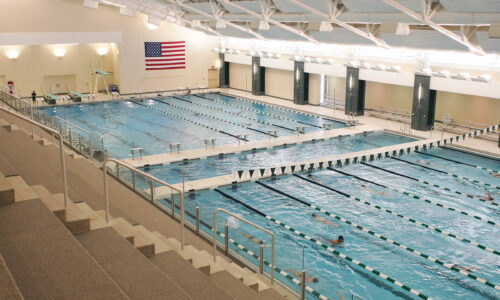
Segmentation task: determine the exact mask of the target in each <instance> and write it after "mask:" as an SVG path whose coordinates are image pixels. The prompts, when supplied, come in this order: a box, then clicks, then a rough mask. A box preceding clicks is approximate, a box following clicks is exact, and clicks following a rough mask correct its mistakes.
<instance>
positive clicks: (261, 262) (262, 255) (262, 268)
mask: <svg viewBox="0 0 500 300" xmlns="http://www.w3.org/2000/svg"><path fill="white" fill-rule="evenodd" d="M259 260H260V265H259V272H260V274H264V245H260V258H259Z"/></svg>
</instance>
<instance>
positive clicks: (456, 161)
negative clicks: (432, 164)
mask: <svg viewBox="0 0 500 300" xmlns="http://www.w3.org/2000/svg"><path fill="white" fill-rule="evenodd" d="M415 152H416V153H419V154H423V155H427V156H432V157H436V158H439V159H443V160H447V161H451V162H454V163H457V164H460V165H466V166H469V167H474V168H477V169H480V170H484V171H488V172H492V173H496V174H498V173H500V171H497V170H493V169H489V168H486V167H482V166H477V165H473V164H469V163H466V162H463V161H458V160H454V159H450V158H446V157H442V156H439V155H435V154H430V153H427V152H422V151H415Z"/></svg>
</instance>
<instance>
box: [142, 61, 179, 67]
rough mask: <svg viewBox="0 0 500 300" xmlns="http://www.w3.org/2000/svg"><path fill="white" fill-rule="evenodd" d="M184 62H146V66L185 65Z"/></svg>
mask: <svg viewBox="0 0 500 300" xmlns="http://www.w3.org/2000/svg"><path fill="white" fill-rule="evenodd" d="M185 64H186V63H184V62H176V63H163V64H146V67H154V66H174V65H185Z"/></svg>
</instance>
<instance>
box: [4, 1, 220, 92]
mask: <svg viewBox="0 0 500 300" xmlns="http://www.w3.org/2000/svg"><path fill="white" fill-rule="evenodd" d="M1 10H2V17H1V20H2V21H1V23H2V25H1V26H0V35H1V34H4V33H9V35H2V41H1V43H0V44H3V45H5V44H6V43H8V41H6V39H8V38H9V37H8V36H12V34H13V33H14V34H15V33H19V34H21V33H23V34H24V33H30V32H31V33H42V32H45V33H50V32H59V33H65V34H63V36H67V38H68V41H71V42H72V43H74V42H75V41H74V40H75V36H76V37H77V36H79V35H78V34H72V33H78V32H86V33H88V34H87V35H85V41H84V42H85V43H88V42H89V41H92V40H93V39H95V40H96V41H100V42H102V38H103V37H102V36H107V33H109V32H121V34H122V41H121V42H120V43H118V47H117V48H118V49H117V51H116V52H115V53H114V54H113V55H114V56H115V57H113V59H111V61H113V60H114V61H115V62H116V61H117V60H118V61H119V65H116V64H115V65H116V66H118V69H117V70H116V71H117V72H118V74H119V75H118V76H115V80H116V81H117V82H118V81H119V84H120V87H121V91H122V92H133V91H134V90H144V91H145V90H155V89H157V88H163V89H175V88H177V87H178V86H191V87H195V86H197V85H205V86H206V85H207V72H208V71H207V70H208V69H209V68H210V67H211V66H212V65H216V62H217V60H218V56H217V54H216V53H214V52H212V51H211V49H213V48H215V47H216V46H217V45H218V40H217V39H216V38H214V37H211V36H207V35H205V34H203V33H201V32H198V31H193V30H189V29H186V28H184V27H180V26H177V25H173V24H170V23H167V22H163V23H162V25H161V26H160V28H159V29H158V30H156V31H150V30H148V29H147V28H146V26H145V22H146V16H144V15H142V14H138V13H136V14H135V15H134V16H133V17H127V16H121V15H120V14H119V13H118V8H116V7H110V6H105V5H100V6H99V9H97V10H93V9H87V8H84V7H83V1H82V0H64V1H51V0H4V1H2V8H1ZM4 12H8V13H4ZM105 33H106V34H105ZM14 36H15V35H14ZM12 40H13V41H14V40H16V39H14V38H12ZM178 40H185V41H186V62H187V64H186V69H185V70H169V71H148V72H146V71H145V66H144V42H145V41H178ZM39 47H42V46H39ZM70 47H72V46H70ZM25 48H27V47H26V46H21V47H20V50H21V55H20V57H19V58H18V62H16V63H17V64H19V65H22V64H24V63H23V62H21V61H22V60H24V59H25V58H26V59H28V56H26V57H23V52H24V51H25V50H24V49H25ZM2 50H3V51H2ZM0 51H2V52H4V51H5V49H4V48H2V49H0ZM75 54H77V52H75ZM0 55H1V56H3V57H5V55H4V53H0ZM113 55H112V56H113ZM30 59H32V58H30ZM73 59H74V60H75V61H72V60H73ZM88 59H90V58H89V57H84V56H81V55H75V56H74V57H73V56H72V55H70V51H69V50H68V56H67V57H64V58H63V59H61V60H60V61H59V62H56V63H58V64H59V65H60V67H61V69H59V65H54V63H53V62H51V63H47V64H44V65H40V68H41V69H35V68H30V69H27V68H24V67H23V70H22V71H20V73H17V74H15V75H11V73H10V71H9V73H7V72H5V74H4V71H3V70H4V69H6V65H5V64H6V63H7V62H5V60H4V59H3V58H2V60H0V75H6V77H7V78H8V77H9V76H15V78H14V79H13V80H16V79H17V80H16V81H17V82H19V84H22V83H21V82H23V81H24V80H25V79H24V78H25V75H28V78H31V79H28V80H27V83H26V84H25V86H29V87H30V88H31V87H32V86H40V84H41V82H42V79H41V78H42V74H45V73H48V72H51V71H52V72H54V73H57V74H55V75H63V74H61V73H60V72H64V73H67V72H69V70H71V74H75V73H76V74H83V73H85V72H86V70H84V69H85V68H86V65H87V64H86V63H85V62H86V61H87V60H88ZM82 61H83V63H81V62H82ZM26 64H27V63H26ZM54 66H58V67H57V68H55V67H54ZM30 73H33V75H29V74H30ZM19 76H20V77H19ZM32 77H33V78H32ZM34 77H36V79H34ZM80 77H81V76H78V78H77V81H78V82H82V81H84V80H83V79H81V78H80ZM28 89H29V88H28Z"/></svg>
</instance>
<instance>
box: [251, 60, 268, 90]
mask: <svg viewBox="0 0 500 300" xmlns="http://www.w3.org/2000/svg"><path fill="white" fill-rule="evenodd" d="M265 91H266V68H265V67H261V66H260V57H259V56H252V95H256V96H260V95H264V94H265Z"/></svg>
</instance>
